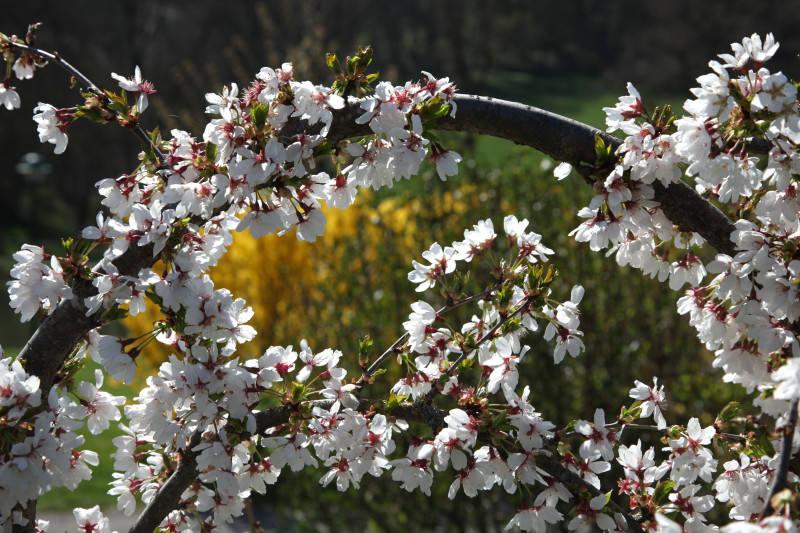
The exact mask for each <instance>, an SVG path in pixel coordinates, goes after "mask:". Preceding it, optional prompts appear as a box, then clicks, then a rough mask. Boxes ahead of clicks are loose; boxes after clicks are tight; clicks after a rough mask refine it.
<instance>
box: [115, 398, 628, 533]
mask: <svg viewBox="0 0 800 533" xmlns="http://www.w3.org/2000/svg"><path fill="white" fill-rule="evenodd" d="M311 403H312V405H313V406H314V407H320V408H323V409H325V408H330V406H331V405H332V404H333V400H322V401H316V402H311ZM376 407H377V408H378V411H380V410H382V409H385V407H386V401H385V400H368V399H363V400H360V401H359V403H358V408H357V411H358V412H360V413H365V412H369V411H373V410H375V408H376ZM295 412H297V407H296V406H295V407H293V406H291V405H278V406H275V407H271V408H269V409H265V410H264V411H261V412H259V413H257V414H256V415H255V418H256V434H262V433H264V432H265V431H266V430H268V429H270V428H273V427H277V426H280V425H283V424H286V423H288V422H289V418H290V417H291V416H292V414H293V413H295ZM448 413H449V412H448V411H445V410H442V409H439V408H438V407H436V406H435V405H431V404H430V403H427V402H426V401H425V400H418V401H416V402H414V403H413V404H411V403H408V402H404V403H401V404H400V405H398V406H396V407H394V408H393V409H392V410H391V412H390V413H389V415H390V416H392V417H395V418H398V419H401V420H405V421H409V422H420V423H424V424H426V425H428V426H429V427H430V428H431V429H433V430H434V431H435V430H436V429H437V428H439V427H441V426H443V425H444V418H445V416H447V415H448ZM226 429H227V428H226ZM230 429H231V431H234V430H233V428H230ZM251 437H252V435H251V434H249V433H243V434H241V439H242V440H246V439H249V438H251ZM200 439H201V437H200V434H199V433H198V434H195V435H194V436H193V437H192V440H191V443H190V444H189V445H188V446H187V447H186V449H185V450H184V452H183V457H182V460H181V463H180V465H178V468H176V469H175V472H174V473H173V474H172V476H170V478H169V479H168V480H167V482H166V483H164V485H162V486H161V488H160V489H159V490H158V492H156V495H155V496H154V497H153V499H152V500H150V503H149V504H147V507H145V509H144V510H143V511H142V513H141V514H140V515H139V517H138V518H137V519H136V522H135V523H134V525H133V526H132V527H131V529H130V530H129V533H151V532H152V531H153V530H154V529H155V528H157V527H158V525H159V524H160V523H161V522H162V521H163V520H164V519H165V518H166V517H167V515H169V513H170V512H171V511H173V510H174V509H176V508H177V507H178V503H179V502H180V497H181V494H183V492H184V491H185V490H186V489H187V488H188V487H189V485H191V484H192V482H194V480H195V479H196V478H197V456H198V455H199V454H200V452H198V451H195V447H196V446H197V445H198V444H199V443H200ZM553 453H555V452H553ZM536 465H537V466H538V467H540V468H541V469H542V470H544V471H545V472H547V473H548V474H550V475H551V476H553V477H554V478H556V479H558V480H559V481H560V482H561V483H563V484H564V485H565V486H566V487H582V488H583V489H585V490H587V491H589V493H590V494H591V495H592V496H597V495H599V494H600V491H599V490H598V489H596V488H595V487H594V486H592V485H591V484H589V483H588V482H587V481H586V480H584V479H583V478H582V477H580V476H579V475H577V474H575V473H573V472H572V471H570V470H569V469H568V468H566V467H565V466H564V465H562V464H561V462H560V461H559V460H558V459H556V458H555V455H552V456H547V455H539V456H537V458H536ZM608 506H609V507H610V508H611V509H612V510H613V511H614V512H616V513H620V514H622V515H623V516H624V517H625V520H626V522H627V523H628V527H629V528H630V530H631V531H643V529H642V526H641V523H640V522H639V521H638V520H637V519H636V518H635V517H634V516H633V515H631V514H630V513H628V512H625V511H624V510H623V509H622V508H621V507H619V506H618V505H617V504H616V503H614V502H609V504H608Z"/></svg>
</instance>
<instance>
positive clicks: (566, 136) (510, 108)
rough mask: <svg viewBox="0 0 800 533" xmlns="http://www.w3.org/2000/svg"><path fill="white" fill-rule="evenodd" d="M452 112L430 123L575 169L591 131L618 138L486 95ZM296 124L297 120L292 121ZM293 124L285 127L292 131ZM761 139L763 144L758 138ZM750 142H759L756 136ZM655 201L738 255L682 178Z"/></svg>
mask: <svg viewBox="0 0 800 533" xmlns="http://www.w3.org/2000/svg"><path fill="white" fill-rule="evenodd" d="M453 101H454V102H455V104H456V105H457V110H456V116H455V117H446V118H444V119H441V120H440V121H439V122H438V123H436V124H435V125H434V128H436V129H441V130H452V131H464V132H469V133H477V134H480V135H491V136H492V137H498V138H501V139H506V140H509V141H513V142H515V143H517V144H521V145H525V146H530V147H531V148H534V149H536V150H538V151H540V152H543V153H545V154H547V155H549V156H550V157H552V158H553V159H555V160H557V161H564V162H566V163H569V164H570V165H572V166H573V168H575V169H576V170H578V171H579V172H580V171H581V168H582V164H588V165H590V166H591V167H593V166H594V164H595V160H596V156H595V135H599V136H600V137H601V138H602V139H603V141H604V142H605V143H606V144H607V145H611V146H613V147H614V149H616V148H617V147H618V146H619V145H620V144H621V141H620V140H619V139H618V138H617V137H614V136H613V135H609V134H608V133H606V132H604V131H600V130H598V129H597V128H593V127H591V126H588V125H586V124H583V123H581V122H578V121H575V120H572V119H570V118H567V117H562V116H561V115H557V114H555V113H550V112H549V111H544V110H542V109H538V108H536V107H532V106H527V105H523V104H519V103H516V102H508V101H505V100H497V99H494V98H488V97H485V96H473V95H463V94H462V95H456V96H455V97H454V99H453ZM361 114H363V110H362V109H361V108H360V107H359V106H358V105H357V104H352V103H351V104H350V105H349V106H348V107H346V108H345V109H343V110H341V111H339V112H337V113H336V114H335V116H334V121H333V124H332V126H331V130H330V132H329V134H328V137H329V138H332V139H334V140H343V139H347V138H350V137H355V136H359V135H369V134H370V133H371V130H370V129H369V127H368V126H367V125H359V124H356V123H355V119H356V118H357V117H358V116H360V115H361ZM292 127H293V128H294V129H297V128H298V126H297V125H293V126H292ZM292 131H293V130H292V129H286V130H285V132H286V133H287V134H291V132H292ZM762 144H763V143H762ZM754 145H758V146H760V145H759V144H758V143H757V142H756V141H755V140H754ZM654 187H655V200H656V201H658V202H659V203H660V204H661V207H662V209H663V210H664V213H666V215H667V217H668V218H669V219H670V220H671V221H672V222H673V223H674V224H677V225H678V226H679V227H680V228H681V229H683V230H687V231H693V232H696V233H699V234H700V235H702V236H703V238H704V239H705V240H706V241H708V243H709V244H710V245H711V246H713V247H714V248H715V249H716V250H717V251H718V252H720V253H725V254H728V255H731V256H733V255H736V250H735V247H734V245H733V243H732V242H731V240H730V235H731V232H733V230H734V229H735V228H734V226H733V223H732V222H731V220H730V219H729V218H728V217H727V216H726V215H725V214H724V213H723V212H722V211H720V210H719V209H717V208H716V207H715V206H714V205H713V204H712V203H711V202H709V201H708V200H706V199H705V198H703V197H702V196H700V195H699V194H697V192H695V191H694V190H693V189H692V188H691V187H689V186H688V185H686V184H684V183H677V184H673V185H670V186H669V187H664V186H663V185H661V184H660V183H658V182H656V183H655V184H654Z"/></svg>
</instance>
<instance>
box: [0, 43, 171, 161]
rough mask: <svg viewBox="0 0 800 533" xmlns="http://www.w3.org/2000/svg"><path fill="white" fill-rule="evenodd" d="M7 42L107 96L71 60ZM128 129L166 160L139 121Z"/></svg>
mask: <svg viewBox="0 0 800 533" xmlns="http://www.w3.org/2000/svg"><path fill="white" fill-rule="evenodd" d="M6 42H7V43H8V44H9V45H11V46H12V47H13V48H17V49H20V50H25V51H26V52H29V53H31V54H33V55H36V56H39V57H41V58H44V59H46V60H48V61H52V62H53V63H55V64H56V65H58V66H60V67H61V68H63V69H64V70H66V71H67V72H68V73H69V74H71V75H72V76H74V77H75V78H76V79H77V80H78V81H80V82H81V84H82V85H83V86H84V87H86V88H87V89H89V90H90V91H91V92H93V93H94V94H96V95H97V96H101V97H104V98H105V96H106V95H105V93H103V91H102V90H100V88H99V87H98V86H97V85H96V84H95V83H94V82H92V80H90V79H89V78H88V77H86V75H85V74H83V73H82V72H81V71H80V70H78V69H77V68H75V67H74V66H72V65H71V64H70V63H69V62H67V61H66V60H64V59H62V58H61V56H60V55H58V54H57V53H50V52H47V51H46V50H42V49H41V48H37V47H36V46H31V45H28V44H24V43H21V42H18V41H12V40H11V39H7V40H6ZM106 109H107V110H108V111H111V112H112V113H114V115H115V116H117V117H120V116H122V114H121V113H118V112H116V111H114V110H113V109H108V108H106ZM128 129H131V130H132V131H133V132H134V134H135V135H136V136H137V137H138V138H139V140H140V141H142V143H143V144H145V145H146V146H149V147H150V148H152V149H153V152H155V154H156V155H157V156H158V159H159V160H160V161H161V162H162V163H163V162H164V161H165V158H164V154H163V153H161V150H159V149H158V147H157V146H156V145H155V144H153V142H152V141H151V140H150V137H148V136H147V132H145V131H144V130H143V129H142V127H141V126H140V125H139V124H138V123H137V124H136V126H135V127H134V128H128Z"/></svg>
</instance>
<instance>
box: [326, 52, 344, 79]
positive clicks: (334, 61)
mask: <svg viewBox="0 0 800 533" xmlns="http://www.w3.org/2000/svg"><path fill="white" fill-rule="evenodd" d="M325 64H326V65H328V68H329V69H330V71H331V72H333V75H334V76H336V79H339V78H340V77H343V76H342V65H341V64H340V63H339V58H338V57H336V54H326V55H325Z"/></svg>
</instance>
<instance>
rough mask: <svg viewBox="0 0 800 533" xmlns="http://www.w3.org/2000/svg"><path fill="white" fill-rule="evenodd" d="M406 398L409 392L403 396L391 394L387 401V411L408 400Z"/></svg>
mask: <svg viewBox="0 0 800 533" xmlns="http://www.w3.org/2000/svg"><path fill="white" fill-rule="evenodd" d="M406 398H408V395H407V394H404V395H402V396H398V395H396V394H395V393H392V394H390V395H389V401H387V402H386V412H387V413H388V412H389V411H391V410H392V409H394V408H395V407H397V406H398V405H400V404H401V403H403V402H404V401H405V400H406Z"/></svg>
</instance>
